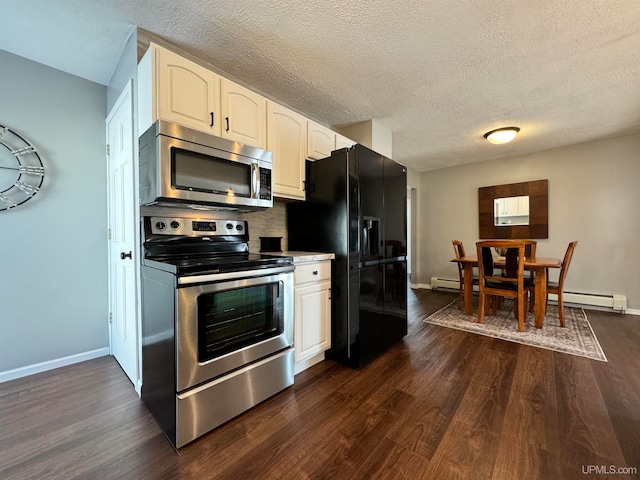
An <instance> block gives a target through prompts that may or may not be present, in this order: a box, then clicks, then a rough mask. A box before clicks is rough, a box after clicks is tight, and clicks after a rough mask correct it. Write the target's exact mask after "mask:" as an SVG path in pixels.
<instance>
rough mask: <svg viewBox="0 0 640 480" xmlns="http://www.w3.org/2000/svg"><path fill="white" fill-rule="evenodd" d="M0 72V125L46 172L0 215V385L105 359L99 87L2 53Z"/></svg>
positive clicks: (102, 95)
mask: <svg viewBox="0 0 640 480" xmlns="http://www.w3.org/2000/svg"><path fill="white" fill-rule="evenodd" d="M0 65H2V69H1V70H0V82H1V83H2V88H1V89H0V124H2V125H5V126H8V127H10V128H12V129H14V130H16V131H17V132H19V133H20V134H22V135H24V136H25V137H26V138H28V139H29V140H30V141H31V142H32V144H34V145H35V146H36V148H37V149H38V151H39V153H40V155H41V157H42V160H43V163H44V167H45V172H46V173H45V179H44V184H43V186H42V190H41V191H40V192H39V193H38V194H37V195H36V196H35V197H34V198H33V199H32V200H29V201H28V202H27V203H25V204H24V205H21V206H19V207H17V208H15V209H12V210H8V211H3V212H0V265H1V266H2V267H1V268H2V275H1V280H0V381H2V380H7V379H10V378H15V376H16V375H15V373H16V369H17V370H24V369H25V368H26V369H29V368H32V367H33V368H36V367H34V365H39V364H51V363H52V362H53V363H54V364H55V366H60V365H62V364H63V363H60V362H64V361H66V360H64V359H67V360H68V358H67V357H72V358H73V359H74V360H75V361H79V360H81V359H86V358H92V356H99V355H105V354H107V353H108V352H109V350H108V346H109V337H108V321H107V316H108V301H107V234H106V229H107V193H106V185H107V176H106V163H105V158H106V157H105V143H106V141H105V117H106V104H107V101H106V99H107V94H106V87H104V86H102V85H98V84H96V83H93V82H90V81H88V80H84V79H81V78H78V77H75V76H72V75H69V74H67V73H64V72H61V71H59V70H55V69H53V68H50V67H47V66H44V65H41V64H39V63H36V62H33V61H30V60H27V59H25V58H22V57H19V56H16V55H13V54H10V53H8V52H5V51H3V50H0ZM56 362H57V363H56ZM68 363H72V362H68ZM40 367H42V365H39V367H37V368H40ZM37 368H36V371H37ZM43 369H47V368H43ZM28 373H34V371H33V370H32V371H30V372H28ZM12 376H13V377H12ZM17 376H22V375H17Z"/></svg>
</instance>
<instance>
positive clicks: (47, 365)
mask: <svg viewBox="0 0 640 480" xmlns="http://www.w3.org/2000/svg"><path fill="white" fill-rule="evenodd" d="M105 355H109V347H104V348H98V349H96V350H91V351H89V352H83V353H78V354H76V355H69V356H68V357H62V358H56V359H54V360H48V361H46V362H41V363H35V364H33V365H27V366H26V367H20V368H14V369H13V370H7V371H4V372H0V383H4V382H8V381H10V380H16V379H18V378H22V377H28V376H29V375H35V374H36V373H42V372H46V371H49V370H53V369H54V368H60V367H66V366H67V365H72V364H74V363H80V362H84V361H86V360H92V359H94V358H98V357H104V356H105Z"/></svg>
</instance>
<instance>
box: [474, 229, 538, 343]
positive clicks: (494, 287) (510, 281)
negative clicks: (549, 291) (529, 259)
mask: <svg viewBox="0 0 640 480" xmlns="http://www.w3.org/2000/svg"><path fill="white" fill-rule="evenodd" d="M525 245H526V243H525V241H518V240H485V241H481V242H477V243H476V249H477V252H478V271H479V282H478V283H479V288H480V304H479V306H478V323H484V316H485V313H486V312H485V308H486V305H487V302H489V300H490V298H491V297H511V298H513V299H514V302H515V306H514V311H515V312H516V317H517V319H518V331H520V332H524V322H525V319H526V315H527V293H528V290H527V287H528V284H529V280H528V279H526V278H525V275H524V258H525ZM495 248H506V249H507V250H506V255H505V267H504V270H503V271H500V270H499V269H497V268H494V262H493V253H492V249H495Z"/></svg>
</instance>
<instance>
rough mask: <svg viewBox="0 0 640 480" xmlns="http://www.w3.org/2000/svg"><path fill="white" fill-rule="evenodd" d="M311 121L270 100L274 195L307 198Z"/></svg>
mask: <svg viewBox="0 0 640 480" xmlns="http://www.w3.org/2000/svg"><path fill="white" fill-rule="evenodd" d="M306 126H307V120H306V119H305V118H304V117H303V116H302V115H299V114H297V113H296V112H293V111H291V110H289V109H287V108H284V107H283V106H281V105H278V104H277V103H274V102H267V150H269V151H271V153H272V154H273V194H274V195H275V196H277V197H285V198H294V199H302V200H304V178H305V169H304V162H305V152H306V147H307V131H306Z"/></svg>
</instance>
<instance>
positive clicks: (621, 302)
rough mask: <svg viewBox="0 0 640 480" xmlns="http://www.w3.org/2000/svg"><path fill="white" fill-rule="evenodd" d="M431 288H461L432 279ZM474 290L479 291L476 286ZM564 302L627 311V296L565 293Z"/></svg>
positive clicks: (458, 285)
mask: <svg viewBox="0 0 640 480" xmlns="http://www.w3.org/2000/svg"><path fill="white" fill-rule="evenodd" d="M431 288H432V289H434V290H437V289H438V288H446V289H451V290H458V289H459V288H460V282H458V280H453V279H450V278H439V277H431ZM474 290H476V291H477V290H478V287H477V286H475V287H474ZM549 300H552V301H554V302H555V301H557V300H558V298H557V296H556V295H553V294H551V295H549ZM564 302H565V303H574V304H576V305H589V306H592V307H602V308H610V309H612V310H616V311H619V312H622V313H624V312H625V311H626V310H627V296H626V295H619V294H615V293H614V294H598V293H579V292H569V291H566V290H565V292H564Z"/></svg>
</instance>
